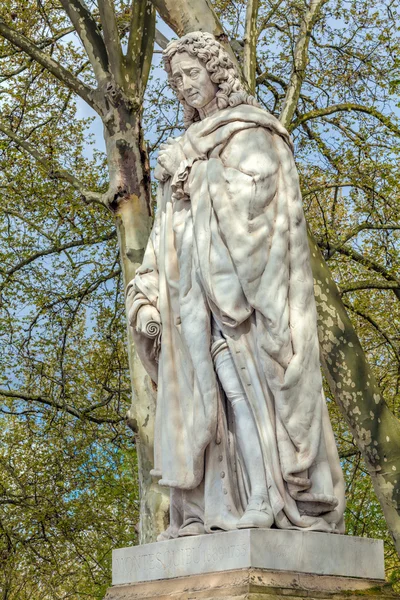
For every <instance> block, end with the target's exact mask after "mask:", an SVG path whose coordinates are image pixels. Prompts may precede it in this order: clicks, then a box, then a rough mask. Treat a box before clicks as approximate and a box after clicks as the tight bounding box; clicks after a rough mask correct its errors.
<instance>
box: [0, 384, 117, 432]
mask: <svg viewBox="0 0 400 600" xmlns="http://www.w3.org/2000/svg"><path fill="white" fill-rule="evenodd" d="M0 396H4V397H5V398H15V399H16V400H23V401H25V402H38V403H39V404H44V405H45V406H50V407H51V408H56V409H57V410H61V411H64V412H67V413H69V414H70V415H72V416H74V417H77V418H78V419H81V420H82V421H91V422H92V423H96V424H97V425H102V424H105V423H110V424H112V423H120V422H121V421H123V420H124V417H119V418H117V419H109V418H107V417H94V416H93V415H91V414H90V413H88V412H85V411H80V410H78V409H77V408H75V407H74V406H72V405H71V404H67V403H64V402H60V401H58V400H54V399H52V398H49V397H48V396H38V395H36V394H29V393H27V392H20V391H19V390H5V389H0Z"/></svg>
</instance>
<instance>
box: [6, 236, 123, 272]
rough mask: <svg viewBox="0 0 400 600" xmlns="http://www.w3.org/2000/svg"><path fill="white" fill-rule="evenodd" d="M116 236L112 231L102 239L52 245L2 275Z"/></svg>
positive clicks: (87, 239)
mask: <svg viewBox="0 0 400 600" xmlns="http://www.w3.org/2000/svg"><path fill="white" fill-rule="evenodd" d="M116 235H117V232H116V231H115V230H114V231H112V232H111V233H108V234H107V235H105V236H103V237H96V238H86V239H81V240H73V241H71V242H68V243H66V244H54V246H51V247H50V248H44V249H43V250H39V251H38V252H34V253H33V254H31V255H30V256H28V258H25V259H24V260H21V261H20V262H19V263H18V264H16V265H14V266H13V267H12V268H11V269H8V270H7V271H5V272H4V275H5V276H6V277H10V276H11V275H13V274H14V273H16V272H17V271H19V270H20V269H23V268H24V267H26V266H27V265H29V264H30V263H32V262H34V261H35V260H37V259H38V258H43V256H49V254H60V253H61V252H64V250H68V249H70V248H78V247H79V246H91V245H93V244H101V243H102V242H107V241H109V240H111V239H113V238H115V237H116Z"/></svg>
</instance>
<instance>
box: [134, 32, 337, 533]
mask: <svg viewBox="0 0 400 600" xmlns="http://www.w3.org/2000/svg"><path fill="white" fill-rule="evenodd" d="M163 58H164V61H165V67H166V69H167V72H168V77H169V81H170V84H171V86H172V89H173V90H174V91H175V92H176V93H177V96H178V98H179V100H180V101H181V102H182V105H183V108H184V121H185V127H187V130H186V132H185V133H184V134H183V135H181V136H179V137H177V138H174V139H172V138H169V139H168V140H167V141H166V142H165V143H164V144H161V145H160V149H159V155H158V159H157V167H156V169H155V172H154V174H155V177H156V178H157V179H158V180H159V185H158V192H157V211H156V215H155V220H154V226H153V229H152V232H151V234H150V238H149V242H148V245H147V248H146V251H145V254H144V257H143V263H142V265H141V266H140V267H139V269H137V271H136V274H135V277H134V278H133V279H132V280H131V281H130V282H129V283H128V285H127V288H126V303H127V311H128V318H129V322H130V324H131V326H132V336H133V338H134V341H135V348H136V351H137V353H138V355H139V356H140V358H141V360H142V362H143V365H144V366H145V368H146V369H147V371H148V373H149V375H150V376H151V377H152V379H153V380H154V382H158V389H157V403H156V404H157V405H156V415H155V434H154V468H153V469H152V471H151V475H153V476H154V477H157V478H159V482H158V483H159V485H160V486H161V487H164V486H165V487H169V488H170V489H171V496H170V503H171V511H170V524H169V527H168V528H167V529H166V531H164V532H162V533H161V535H160V539H162V540H166V539H174V538H176V537H177V536H178V535H179V536H180V535H182V536H186V535H193V534H194V533H195V534H201V533H212V532H213V531H215V530H221V529H222V530H224V531H231V530H235V529H237V528H238V529H246V528H255V527H258V528H268V527H271V526H272V525H273V524H274V523H275V525H276V527H279V528H280V529H294V528H295V529H301V530H304V531H306V530H309V531H321V532H332V533H338V532H339V533H344V522H343V513H344V508H345V500H344V490H345V486H344V480H343V476H342V473H341V467H340V461H339V456H338V453H337V450H336V445H335V440H334V437H333V432H332V428H331V425H330V423H329V416H328V412H327V408H326V403H325V400H324V398H323V392H322V378H321V372H320V353H319V342H318V335H317V315H316V308H315V302H314V284H313V275H312V271H311V266H310V255H309V244H308V240H307V228H306V222H305V218H304V214H303V208H302V200H301V192H300V187H299V180H298V176H297V172H296V165H295V161H294V157H293V144H292V141H291V139H290V136H289V134H288V132H287V131H286V130H285V129H284V128H283V127H282V124H281V123H280V122H279V120H278V119H276V118H275V117H274V116H273V115H271V114H269V113H268V112H266V111H265V110H263V109H262V108H261V107H260V106H258V104H257V101H256V99H255V98H253V97H251V96H249V94H248V92H247V90H246V89H245V88H244V87H243V86H242V83H241V79H240V76H239V73H238V72H235V69H234V65H233V63H231V61H230V58H229V57H228V55H227V54H226V53H225V51H224V49H223V47H222V46H221V44H220V43H219V42H218V40H216V39H215V38H214V37H213V36H212V35H211V34H210V33H207V32H201V31H197V32H191V33H189V34H187V35H186V36H184V37H183V38H181V39H180V40H174V41H172V42H171V43H170V44H168V46H167V48H166V49H165V52H164V57H163ZM343 331H344V330H343Z"/></svg>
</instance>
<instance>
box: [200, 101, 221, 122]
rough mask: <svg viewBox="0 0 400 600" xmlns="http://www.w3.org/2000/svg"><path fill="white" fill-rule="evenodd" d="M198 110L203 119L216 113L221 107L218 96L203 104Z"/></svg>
mask: <svg viewBox="0 0 400 600" xmlns="http://www.w3.org/2000/svg"><path fill="white" fill-rule="evenodd" d="M197 110H198V112H199V116H200V119H201V120H203V119H205V118H206V117H210V116H211V115H213V114H214V113H216V112H218V110H219V109H218V104H217V97H215V98H213V99H212V100H211V102H209V103H208V104H206V105H205V106H203V108H198V109H197Z"/></svg>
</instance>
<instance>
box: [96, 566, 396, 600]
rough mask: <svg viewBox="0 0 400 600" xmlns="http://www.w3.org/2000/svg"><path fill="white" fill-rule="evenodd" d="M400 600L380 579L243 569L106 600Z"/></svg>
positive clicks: (119, 590)
mask: <svg viewBox="0 0 400 600" xmlns="http://www.w3.org/2000/svg"><path fill="white" fill-rule="evenodd" d="M301 599H303V600H304V599H307V600H362V599H364V600H399V596H398V595H395V594H393V592H392V591H391V589H390V587H389V586H385V585H384V584H383V582H382V581H381V580H380V581H379V582H378V581H372V580H368V579H354V578H352V577H335V576H333V575H310V574H307V573H291V572H288V571H280V572H274V571H265V570H263V569H240V570H237V569H235V570H232V571H226V572H224V573H223V572H220V573H209V574H204V575H190V576H188V577H177V578H176V579H163V580H158V581H148V582H145V583H134V584H132V585H130V584H127V585H116V586H113V587H112V588H110V589H109V590H108V592H107V594H106V596H105V599H104V600H301Z"/></svg>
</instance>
